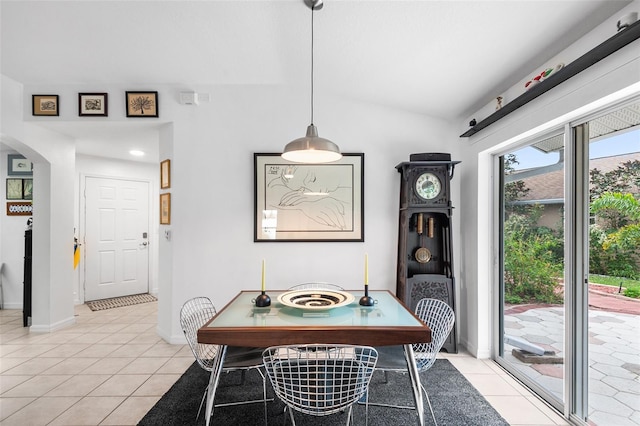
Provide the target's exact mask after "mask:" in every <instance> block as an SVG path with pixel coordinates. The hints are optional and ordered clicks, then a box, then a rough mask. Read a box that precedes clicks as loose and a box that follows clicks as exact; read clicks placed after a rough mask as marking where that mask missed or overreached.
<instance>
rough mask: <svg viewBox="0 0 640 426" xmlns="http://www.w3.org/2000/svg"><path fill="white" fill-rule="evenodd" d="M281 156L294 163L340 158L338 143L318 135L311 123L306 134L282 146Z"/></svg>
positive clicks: (326, 161) (322, 161) (321, 161)
mask: <svg viewBox="0 0 640 426" xmlns="http://www.w3.org/2000/svg"><path fill="white" fill-rule="evenodd" d="M282 158H284V159H285V160H287V161H293V162H296V163H330V162H331V161H338V160H339V159H341V158H342V154H340V148H338V145H336V144H335V143H333V142H331V141H330V140H329V139H324V138H321V137H319V136H318V130H317V129H316V126H314V125H313V124H311V125H309V127H307V135H306V136H305V137H303V138H298V139H295V140H293V141H291V142H289V143H288V144H287V145H286V146H285V147H284V152H283V153H282Z"/></svg>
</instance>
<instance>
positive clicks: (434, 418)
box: [421, 385, 438, 426]
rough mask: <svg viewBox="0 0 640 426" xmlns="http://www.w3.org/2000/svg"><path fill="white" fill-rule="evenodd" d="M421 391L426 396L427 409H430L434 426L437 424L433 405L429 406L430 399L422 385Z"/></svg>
mask: <svg viewBox="0 0 640 426" xmlns="http://www.w3.org/2000/svg"><path fill="white" fill-rule="evenodd" d="M421 386H422V385H421ZM422 391H423V392H424V396H425V398H427V404H429V411H431V418H432V419H433V424H434V425H435V426H438V422H436V415H435V414H434V413H433V407H432V406H431V400H430V399H429V394H428V393H427V390H426V389H425V388H424V386H422Z"/></svg>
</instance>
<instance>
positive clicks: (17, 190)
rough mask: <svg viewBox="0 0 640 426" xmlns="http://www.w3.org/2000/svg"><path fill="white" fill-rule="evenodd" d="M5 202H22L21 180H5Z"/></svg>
mask: <svg viewBox="0 0 640 426" xmlns="http://www.w3.org/2000/svg"><path fill="white" fill-rule="evenodd" d="M7 200H22V179H15V178H9V179H7Z"/></svg>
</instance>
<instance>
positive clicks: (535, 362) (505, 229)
mask: <svg viewBox="0 0 640 426" xmlns="http://www.w3.org/2000/svg"><path fill="white" fill-rule="evenodd" d="M500 164H501V194H502V196H501V203H500V205H501V208H500V211H501V219H500V223H501V233H500V234H501V235H500V237H501V248H502V250H501V262H500V263H501V266H502V274H501V275H502V277H501V278H502V280H501V281H502V282H501V291H500V295H501V301H500V311H501V312H500V319H501V325H502V330H501V333H500V336H501V345H500V346H501V347H500V349H501V350H500V357H501V358H502V359H503V360H504V361H505V362H506V363H507V365H508V366H509V368H510V369H511V370H513V371H515V372H517V375H518V376H519V377H521V378H522V379H523V380H525V381H526V382H527V384H528V385H529V386H531V387H532V388H534V389H535V390H536V391H537V392H538V393H540V394H543V395H544V396H545V397H546V399H548V400H549V401H550V402H551V403H552V404H553V405H554V406H556V407H562V406H563V404H564V368H563V359H564V338H565V323H564V317H565V309H564V297H563V296H564V280H563V277H564V263H565V262H564V204H565V201H564V192H565V191H564V173H565V169H564V164H565V162H564V134H563V133H562V132H556V133H553V134H549V135H547V136H546V137H545V138H542V139H540V140H537V141H535V142H534V143H531V144H529V145H527V146H525V147H522V148H520V149H517V150H514V151H511V152H508V153H507V154H505V155H503V156H501V157H500Z"/></svg>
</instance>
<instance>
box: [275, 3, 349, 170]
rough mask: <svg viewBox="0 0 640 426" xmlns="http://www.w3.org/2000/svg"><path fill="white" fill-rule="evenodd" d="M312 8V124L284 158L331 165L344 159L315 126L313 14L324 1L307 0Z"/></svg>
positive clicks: (293, 143) (285, 149)
mask: <svg viewBox="0 0 640 426" xmlns="http://www.w3.org/2000/svg"><path fill="white" fill-rule="evenodd" d="M305 4H307V6H309V7H310V8H311V124H310V125H309V127H307V134H306V135H305V136H304V137H302V138H298V139H295V140H293V141H291V142H289V143H288V144H287V145H286V146H285V147H284V152H283V153H282V158H284V159H285V160H288V161H293V162H296V163H329V162H332V161H337V160H339V159H341V158H342V154H340V148H338V145H336V144H335V143H333V142H331V141H330V140H329V139H324V138H321V137H319V136H318V129H317V128H316V126H314V124H313V12H314V10H316V9H317V10H320V9H322V0H305Z"/></svg>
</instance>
